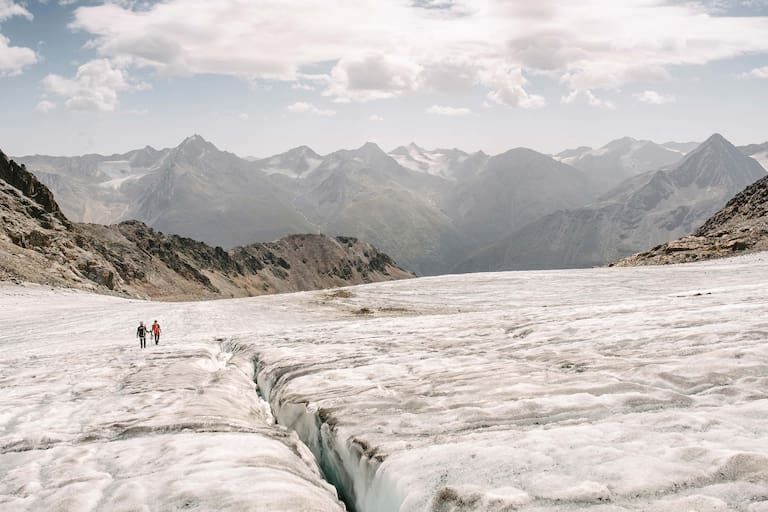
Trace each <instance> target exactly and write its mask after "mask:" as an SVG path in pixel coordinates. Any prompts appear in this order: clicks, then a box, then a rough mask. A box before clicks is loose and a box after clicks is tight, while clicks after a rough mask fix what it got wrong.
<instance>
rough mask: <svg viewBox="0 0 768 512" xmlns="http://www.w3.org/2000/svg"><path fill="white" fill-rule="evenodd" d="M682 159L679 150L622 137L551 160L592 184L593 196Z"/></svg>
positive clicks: (559, 155) (647, 141) (557, 156)
mask: <svg viewBox="0 0 768 512" xmlns="http://www.w3.org/2000/svg"><path fill="white" fill-rule="evenodd" d="M684 156H685V155H684V153H682V152H681V151H680V150H676V149H669V148H666V147H664V146H662V145H660V144H656V143H655V142H651V141H649V140H637V139H633V138H632V137H622V138H620V139H616V140H614V141H611V142H609V143H608V144H606V145H605V146H603V147H601V148H597V149H591V148H588V147H580V148H577V149H570V150H566V151H563V152H561V153H558V154H557V155H555V156H554V157H553V158H555V160H559V161H560V162H562V163H564V164H568V165H572V166H573V167H576V168H577V169H579V170H581V171H583V172H584V173H585V174H586V175H587V176H589V178H590V179H591V180H592V181H593V183H594V185H595V186H596V187H597V189H596V190H597V192H599V193H601V192H605V191H607V190H609V189H611V188H612V187H613V186H615V185H617V184H619V183H620V182H621V181H623V180H625V179H627V178H631V177H633V176H637V175H638V174H642V173H644V172H648V171H654V170H657V169H661V168H662V167H667V166H670V165H674V164H675V163H677V162H679V161H680V160H682V159H683V157H684Z"/></svg>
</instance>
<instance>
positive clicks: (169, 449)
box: [0, 255, 768, 512]
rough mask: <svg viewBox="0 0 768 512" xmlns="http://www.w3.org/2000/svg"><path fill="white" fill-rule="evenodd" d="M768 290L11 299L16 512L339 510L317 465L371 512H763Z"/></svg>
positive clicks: (457, 279) (3, 408) (5, 501)
mask: <svg viewBox="0 0 768 512" xmlns="http://www.w3.org/2000/svg"><path fill="white" fill-rule="evenodd" d="M767 280H768V257H767V256H764V255H752V256H748V257H743V258H736V259H731V260H722V261H717V262H711V263H704V264H694V265H681V266H674V267H645V268H634V269H633V268H628V269H590V270H571V271H548V272H511V273H498V274H472V275H462V276H442V277H434V278H424V279H418V280H410V281H402V282H394V283H380V284H375V285H366V286H360V287H353V288H348V291H349V292H350V293H349V294H338V293H331V292H327V291H318V292H311V293H300V294H287V295H279V296H271V297H260V298H255V299H242V300H230V301H214V302H197V303H150V302H141V301H127V300H121V299H115V298H109V297H98V296H91V295H87V294H82V293H75V292H64V291H61V290H49V289H46V288H42V287H34V286H29V287H11V286H0V387H1V388H2V389H0V447H2V448H1V449H0V475H3V478H2V480H1V481H0V508H3V507H4V506H5V507H16V508H10V509H11V510H15V509H18V510H37V509H41V507H42V508H43V509H51V510H55V508H46V506H47V505H51V504H54V503H65V504H66V503H72V505H71V506H69V505H67V506H66V507H64V508H60V509H61V510H119V508H117V507H118V505H117V504H118V503H119V504H120V506H125V507H126V510H141V509H142V508H141V507H145V509H146V510H175V509H177V508H181V507H182V506H187V505H185V503H187V501H186V500H189V505H188V506H189V507H191V508H193V509H194V507H197V508H196V509H197V510H341V505H340V504H339V503H338V501H337V500H336V498H335V494H334V491H333V489H331V488H330V487H329V486H328V484H327V483H325V482H323V481H322V480H321V477H320V471H319V469H318V464H319V466H320V467H321V468H322V470H323V472H324V476H325V477H326V478H327V479H328V480H329V481H332V482H334V483H336V484H337V485H338V486H339V489H340V493H341V495H342V496H343V497H344V498H345V500H347V502H348V503H349V504H350V505H351V507H353V508H354V509H355V510H357V511H358V512H394V511H400V512H411V511H419V512H422V511H423V512H459V511H463V512H467V511H491V512H494V511H495V512H501V511H511V510H520V511H524V512H543V511H547V512H555V511H558V512H561V511H562V512H565V511H581V510H590V511H595V512H597V511H599V512H618V511H650V512H667V511H669V512H672V511H675V512H677V511H681V512H689V511H694V510H695V511H697V512H715V511H717V512H719V511H739V512H766V511H768V424H767V423H766V421H765V420H766V418H767V417H768V344H767V343H766V338H768V317H766V315H765V311H766V308H767V307H768V287H766V281H767ZM364 308H365V309H364ZM366 310H367V311H370V312H372V314H366ZM155 318H158V319H159V320H160V323H161V325H162V326H163V328H164V334H163V339H162V340H161V345H160V346H159V347H154V346H151V345H150V347H149V348H148V349H147V350H146V351H144V352H140V351H139V350H138V348H137V345H138V343H137V342H136V341H135V339H133V337H132V335H133V331H134V329H135V325H136V324H137V323H138V320H139V319H142V320H144V321H145V322H151V321H152V320H154V319H155ZM14 333H16V334H14ZM74 333H76V334H74ZM254 365H255V366H256V370H254ZM254 372H255V373H254ZM254 377H256V380H257V382H258V392H260V393H261V395H263V397H264V398H265V399H267V401H268V402H269V405H270V406H271V411H270V408H269V407H268V406H267V405H266V404H265V402H264V401H262V400H261V399H260V398H259V397H258V394H257V389H256V387H255V386H254V383H253V379H254ZM272 415H274V419H275V420H277V422H278V423H279V424H280V426H275V425H273V424H272V421H273V419H272ZM281 427H285V428H281ZM286 428H287V429H288V430H286ZM299 438H301V440H303V441H304V444H300V443H299V442H298V439H299ZM310 452H311V453H313V454H314V455H315V457H316V459H317V461H318V464H316V463H315V461H314V460H313V458H312V457H311V455H310ZM150 475H151V476H150ZM6 476H9V477H6ZM83 482H87V485H82V484H83ZM82 488H87V489H88V492H84V491H82ZM169 490H170V491H171V492H169ZM66 500H82V502H80V501H71V502H70V501H66ZM281 500H282V501H281ZM291 500H293V501H291ZM131 506H134V508H130V507H131Z"/></svg>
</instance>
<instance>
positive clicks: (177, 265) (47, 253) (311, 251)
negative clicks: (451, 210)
mask: <svg viewBox="0 0 768 512" xmlns="http://www.w3.org/2000/svg"><path fill="white" fill-rule="evenodd" d="M0 217H1V218H2V225H1V226H0V280H13V279H15V280H23V281H31V282H37V283H42V284H50V285H56V286H67V287H75V288H82V289H88V290H97V291H101V292H107V293H116V294H122V295H129V296H135V297H150V298H156V299H166V300H169V299H170V300H177V299H201V298H221V297H241V296H252V295H262V294H266V293H276V292H286V291H301V290H309V289H318V288H329V287H333V286H345V285H352V284H361V283H369V282H374V281H385V280H392V279H403V278H408V277H412V274H411V273H409V272H407V271H405V270H403V269H401V268H400V267H398V266H397V265H396V264H395V262H394V261H393V260H392V259H391V258H390V257H389V256H387V255H386V254H384V253H381V252H379V251H378V250H376V249H375V248H374V247H373V246H371V245H370V244H368V243H366V242H362V241H359V240H357V239H355V238H351V237H336V238H330V237H326V236H323V235H291V236H289V237H286V238H283V239H281V240H277V241H275V242H270V243H261V244H250V245H246V246H242V247H237V248H235V249H232V250H229V251H225V250H224V249H222V248H221V247H211V246H209V245H207V244H205V243H203V242H198V241H195V240H192V239H190V238H185V237H180V236H177V235H165V234H163V233H162V232H159V231H156V230H155V229H153V228H151V227H149V226H147V225H146V224H144V223H142V222H139V221H123V222H121V223H120V224H116V225H109V226H106V225H100V224H84V223H73V222H71V221H69V220H68V219H67V217H66V215H65V214H64V213H63V212H62V210H61V209H60V208H59V206H58V204H57V202H56V200H55V199H54V195H53V194H52V193H51V191H50V190H49V189H48V188H47V187H46V186H45V185H43V184H42V183H40V182H39V181H38V180H37V179H36V178H35V176H34V175H32V174H31V173H30V172H28V171H27V170H26V168H25V167H24V166H20V165H18V164H17V163H16V162H14V161H12V160H10V159H8V158H7V157H6V155H5V154H3V153H2V152H0Z"/></svg>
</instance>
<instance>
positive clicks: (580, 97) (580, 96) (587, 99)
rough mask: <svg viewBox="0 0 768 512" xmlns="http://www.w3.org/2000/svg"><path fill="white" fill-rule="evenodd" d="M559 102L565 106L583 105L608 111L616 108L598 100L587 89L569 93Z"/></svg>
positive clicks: (606, 101)
mask: <svg viewBox="0 0 768 512" xmlns="http://www.w3.org/2000/svg"><path fill="white" fill-rule="evenodd" d="M560 102H561V103H565V104H566V105H571V104H576V103H585V104H587V105H589V106H590V107H597V108H605V109H608V110H613V109H615V108H616V105H614V104H613V103H612V102H611V101H608V100H603V99H601V98H598V97H597V96H595V94H594V93H593V92H592V91H591V90H589V89H587V90H585V91H579V90H575V91H571V92H570V93H569V94H568V95H567V96H563V97H562V98H560Z"/></svg>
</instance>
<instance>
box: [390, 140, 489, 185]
mask: <svg viewBox="0 0 768 512" xmlns="http://www.w3.org/2000/svg"><path fill="white" fill-rule="evenodd" d="M480 154H482V155H485V154H484V153H482V152H478V153H474V154H472V155H470V154H468V153H466V152H464V151H461V150H459V149H456V148H453V149H434V150H427V149H424V148H422V147H420V146H418V145H417V144H416V143H414V142H411V143H410V144H408V145H407V146H399V147H397V148H395V149H393V150H392V151H390V152H389V155H390V156H391V157H392V158H394V159H395V160H396V161H397V163H399V164H400V165H402V166H403V167H405V168H406V169H410V170H412V171H417V172H423V173H426V174H430V175H432V176H439V177H441V178H445V179H447V180H451V181H455V180H456V179H458V178H459V177H460V176H461V175H463V174H464V171H465V170H466V169H465V168H466V164H467V163H471V162H469V161H470V160H472V161H473V162H474V161H477V160H484V159H478V158H474V159H471V157H472V156H477V155H480ZM478 163H482V162H478ZM472 167H473V168H474V169H475V170H476V169H477V168H479V165H475V166H472Z"/></svg>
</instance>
